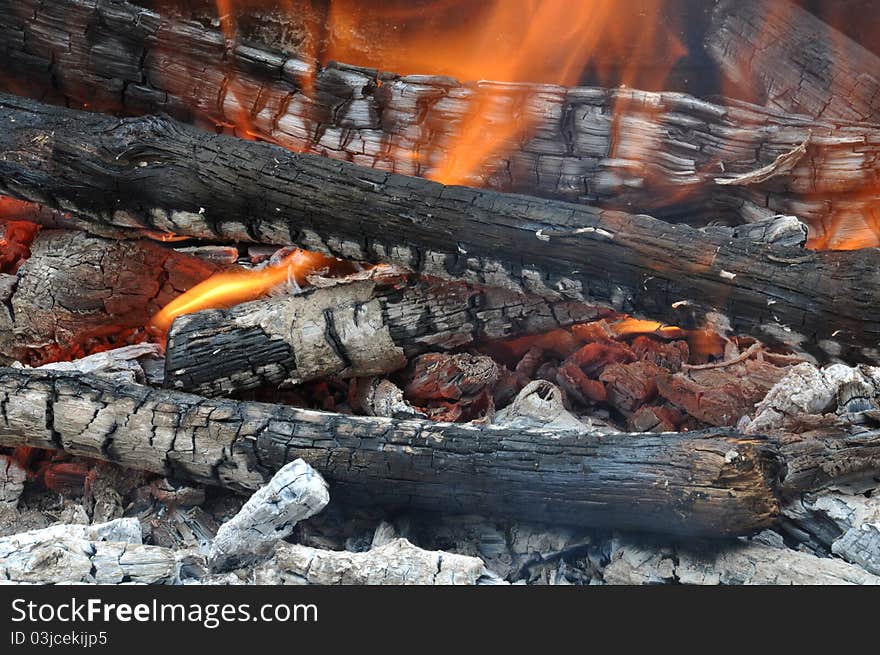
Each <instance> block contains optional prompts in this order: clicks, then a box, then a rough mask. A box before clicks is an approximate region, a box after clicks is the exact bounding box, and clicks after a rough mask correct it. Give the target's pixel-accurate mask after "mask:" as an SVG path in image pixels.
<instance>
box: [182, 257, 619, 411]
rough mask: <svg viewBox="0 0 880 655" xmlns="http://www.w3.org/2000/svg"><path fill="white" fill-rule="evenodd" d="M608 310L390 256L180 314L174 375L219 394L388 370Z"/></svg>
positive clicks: (189, 387) (188, 386)
mask: <svg viewBox="0 0 880 655" xmlns="http://www.w3.org/2000/svg"><path fill="white" fill-rule="evenodd" d="M602 313H603V311H602V310H599V309H597V308H591V307H589V306H586V305H583V304H579V303H573V302H565V301H552V300H543V299H542V298H540V297H538V296H535V295H525V294H520V293H516V292H511V291H506V290H503V289H493V288H483V287H476V286H474V285H471V284H465V283H459V282H447V281H444V280H440V279H427V278H424V277H420V276H416V275H411V274H408V273H406V272H405V271H402V270H399V269H394V268H391V267H384V266H383V267H377V268H374V269H372V270H370V271H368V272H365V273H359V274H355V275H352V276H349V277H348V278H343V279H341V280H339V281H338V282H336V283H331V282H329V281H327V282H324V283H323V284H322V285H321V286H319V287H315V288H311V289H307V290H306V291H305V292H303V293H302V294H300V295H295V296H287V297H281V298H270V299H267V300H260V301H256V302H251V303H244V304H241V305H238V306H236V307H234V308H232V309H228V310H209V311H201V312H194V313H192V314H185V315H183V316H180V317H178V318H177V319H175V321H174V323H173V324H172V326H171V328H170V330H169V332H168V340H167V349H166V359H165V385H166V386H167V387H168V388H173V389H180V390H184V391H192V392H194V393H199V394H202V395H206V396H216V395H227V394H230V393H233V392H236V391H241V390H245V389H252V388H256V387H259V386H266V385H272V386H276V385H281V384H299V383H301V382H305V381H308V380H314V379H318V378H322V377H332V376H337V377H341V378H351V377H368V376H374V375H382V374H387V373H391V372H393V371H396V370H398V369H400V368H403V367H404V366H405V365H406V363H407V361H408V360H409V359H410V358H411V357H413V356H415V355H418V354H421V353H424V352H426V351H428V350H437V349H439V350H454V349H457V348H461V347H464V346H467V345H470V344H472V343H474V342H477V341H485V340H489V339H503V338H507V337H512V336H518V335H524V334H530V333H536V332H543V331H547V330H551V329H555V328H557V327H562V326H567V325H572V324H574V323H579V322H585V321H590V320H595V319H596V318H597V317H599V316H600V315H601V314H602Z"/></svg>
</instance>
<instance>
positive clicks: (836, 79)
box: [705, 0, 880, 122]
mask: <svg viewBox="0 0 880 655" xmlns="http://www.w3.org/2000/svg"><path fill="white" fill-rule="evenodd" d="M705 44H706V49H707V51H708V52H709V54H710V56H711V57H712V58H713V59H714V60H715V61H716V62H717V63H718V65H719V66H720V67H721V70H722V71H723V72H724V74H725V75H726V76H727V77H728V78H729V79H730V80H731V81H732V82H733V83H734V85H735V86H737V87H738V88H739V89H741V90H742V92H744V93H746V94H748V98H749V99H755V98H756V97H757V99H758V100H759V101H762V102H764V103H765V104H766V105H767V106H768V107H773V108H774V109H778V110H781V111H785V112H795V113H802V114H806V115H808V116H813V117H816V118H827V119H843V120H847V121H856V122H857V121H872V122H877V120H878V119H880V73H878V71H880V57H878V56H877V55H875V54H874V53H872V52H870V51H869V50H867V49H865V48H864V47H862V46H860V45H859V44H857V43H855V42H854V41H853V40H852V39H850V38H849V37H847V36H846V35H844V34H842V33H841V32H838V31H837V30H835V29H834V28H833V27H831V26H830V25H828V24H827V23H824V22H823V21H821V20H819V19H818V18H816V16H814V15H813V14H811V13H809V12H808V11H806V10H804V9H801V8H800V7H799V6H797V5H795V4H794V3H793V2H790V1H789V0H721V1H720V2H719V3H718V5H717V6H716V8H715V11H714V13H713V17H712V21H711V26H710V29H709V31H708V33H707V34H706V37H705Z"/></svg>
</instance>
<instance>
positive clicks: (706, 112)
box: [0, 0, 880, 248]
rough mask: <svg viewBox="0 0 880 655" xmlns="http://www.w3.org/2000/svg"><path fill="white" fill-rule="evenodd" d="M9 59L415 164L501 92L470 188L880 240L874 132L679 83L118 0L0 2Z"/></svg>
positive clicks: (92, 95)
mask: <svg viewBox="0 0 880 655" xmlns="http://www.w3.org/2000/svg"><path fill="white" fill-rule="evenodd" d="M798 11H800V10H798ZM0 57H3V61H4V71H3V75H0V88H5V89H7V90H11V91H13V92H16V93H19V94H21V93H30V94H32V95H34V96H36V97H43V98H45V99H47V100H52V101H55V102H57V103H61V104H67V105H71V106H83V105H87V106H88V108H90V109H100V110H114V111H119V112H122V113H127V114H133V115H140V114H144V113H150V112H164V113H168V114H169V115H172V116H174V117H175V118H177V119H179V120H182V121H184V122H202V123H204V122H207V123H208V124H209V125H211V126H212V127H215V126H223V125H226V126H228V125H231V124H233V123H236V124H239V125H244V126H245V127H244V130H243V132H246V133H247V134H249V135H253V136H255V137H257V138H260V139H263V140H267V141H271V142H274V143H277V144H280V145H283V146H285V147H287V148H290V149H293V150H295V151H298V152H312V153H317V154H321V155H324V156H327V157H331V158H335V159H342V160H347V161H351V162H354V163H357V164H359V165H362V166H367V167H371V168H376V169H381V170H388V171H393V172H398V173H404V174H410V175H420V176H430V175H431V174H432V170H434V169H435V168H436V167H437V165H438V161H442V160H444V159H445V158H447V157H448V156H449V155H450V154H451V153H452V152H453V150H454V147H453V146H454V144H455V142H456V137H457V135H458V132H459V130H460V125H461V121H462V119H463V117H465V116H467V114H468V112H469V111H470V108H471V107H472V106H473V105H474V104H475V102H477V101H475V99H477V98H485V97H486V96H492V97H498V96H500V97H503V98H504V99H505V101H504V102H501V101H499V103H500V104H503V105H507V106H511V107H513V114H512V116H515V118H513V117H511V116H503V117H501V118H503V122H514V121H521V122H523V123H524V125H523V126H522V129H521V130H520V132H521V134H520V136H518V137H517V138H514V139H511V140H510V143H508V144H506V146H505V147H504V148H500V149H498V151H497V152H495V153H493V154H491V155H490V156H488V157H487V159H486V161H485V162H484V163H483V164H482V165H481V167H480V168H479V170H476V171H474V172H473V173H472V175H471V176H470V178H469V179H468V183H469V184H471V185H473V186H482V187H487V188H493V189H495V190H500V191H513V192H521V193H528V194H530V195H542V196H547V197H557V198H564V199H566V200H569V201H575V202H580V203H584V204H596V205H601V206H604V207H608V208H614V209H621V210H624V211H630V212H632V213H637V212H649V213H651V214H652V215H655V216H659V217H674V218H676V220H684V221H691V222H700V223H702V224H705V223H706V222H708V221H710V220H716V219H718V218H719V216H721V215H723V217H724V218H725V220H729V221H736V222H739V221H743V220H745V221H752V220H755V219H756V218H762V217H766V216H768V215H772V214H773V213H782V214H794V215H798V216H799V217H801V218H802V219H804V220H805V221H807V222H808V223H809V224H810V227H811V229H812V237H813V239H814V240H815V241H816V242H817V243H818V244H819V245H820V246H822V247H824V248H836V247H842V246H848V247H852V246H853V245H858V246H865V247H867V246H875V245H880V231H878V230H877V229H875V226H876V220H877V219H876V215H875V212H876V209H875V208H876V206H877V205H878V203H880V199H878V196H880V192H878V189H880V183H878V182H880V181H878V175H877V171H876V166H875V165H874V164H873V162H874V161H876V158H877V150H878V147H880V146H878V143H880V137H878V136H877V131H876V130H874V129H868V128H864V127H861V126H854V125H837V124H835V122H833V121H817V120H815V119H812V120H811V119H805V118H804V117H798V116H790V115H787V114H779V113H776V112H772V111H766V110H762V109H760V108H758V107H753V106H739V105H736V104H732V105H731V106H728V107H725V106H720V105H717V104H712V103H708V102H705V101H702V100H698V99H696V98H693V97H690V96H687V95H684V94H678V93H645V92H642V91H636V90H631V89H620V90H606V89H595V88H582V87H580V88H563V87H558V86H549V85H528V84H517V85H511V84H495V83H486V82H481V83H479V84H469V83H459V82H457V81H455V80H452V79H449V78H440V77H431V76H420V75H417V76H408V77H401V76H398V75H394V74H390V73H380V72H377V71H375V70H370V69H363V68H356V67H352V66H346V65H342V64H331V65H328V66H327V67H320V66H318V65H316V64H315V63H314V62H311V61H304V60H301V59H297V58H296V57H292V56H291V55H289V54H287V53H285V52H283V51H274V50H271V49H267V48H265V47H263V48H259V47H253V46H244V45H240V44H236V43H231V42H229V41H227V39H226V38H225V37H224V36H223V34H222V33H221V31H219V30H214V31H212V30H210V29H208V30H206V29H204V27H203V25H201V24H199V23H192V22H186V21H181V20H178V19H172V18H167V17H164V16H162V15H160V14H157V13H155V12H153V11H150V10H146V9H143V8H140V7H136V6H134V5H131V4H129V3H127V2H124V1H116V0H114V1H109V0H19V1H18V2H15V3H6V4H5V5H4V6H0ZM497 118H498V117H496V119H497ZM240 132H241V131H240ZM804 144H806V146H804ZM793 154H794V155H795V156H792V155H793ZM785 157H788V160H787V163H786V160H785V159H784V158H785ZM780 158H783V159H782V163H786V166H780V165H779V164H777V162H779V161H780ZM767 167H770V169H771V171H772V172H768V170H767ZM756 171H764V173H763V175H759V176H755V172H756ZM768 175H769V176H770V177H768ZM716 178H724V179H726V180H728V181H730V180H739V181H738V182H737V184H735V185H730V184H728V185H724V186H720V185H718V184H716V183H715V180H716ZM756 180H762V181H761V182H760V183H758V182H756Z"/></svg>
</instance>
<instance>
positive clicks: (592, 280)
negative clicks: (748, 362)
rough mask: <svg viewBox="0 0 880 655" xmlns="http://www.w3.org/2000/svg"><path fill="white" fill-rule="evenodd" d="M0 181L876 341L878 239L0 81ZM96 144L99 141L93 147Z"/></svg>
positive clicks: (118, 206)
mask: <svg viewBox="0 0 880 655" xmlns="http://www.w3.org/2000/svg"><path fill="white" fill-rule="evenodd" d="M12 120H14V121H15V122H16V129H15V130H6V131H4V132H2V133H0V149H2V150H3V151H4V152H5V153H6V154H5V155H4V156H3V157H2V159H0V189H2V190H3V192H5V193H8V194H14V195H18V196H21V197H25V198H28V199H31V200H37V201H41V202H44V203H46V204H53V205H54V206H60V207H62V208H65V209H68V210H71V211H76V212H77V213H78V214H79V215H80V216H81V217H83V218H87V219H89V220H91V221H93V222H94V223H95V224H97V225H123V226H125V227H146V228H148V229H153V230H160V231H167V232H174V233H179V234H187V235H191V236H200V237H208V238H215V239H226V240H230V239H233V240H234V239H241V240H247V241H261V242H266V243H275V244H292V245H299V246H302V247H305V248H308V249H312V250H320V251H323V252H328V253H330V254H332V255H334V256H338V257H340V258H343V259H354V260H360V261H384V262H388V263H394V264H400V265H402V266H403V267H405V268H408V269H410V270H413V271H415V272H417V273H420V274H425V275H429V276H436V277H446V278H455V279H460V280H464V281H467V282H472V283H477V284H483V285H487V286H496V287H505V288H510V289H514V290H517V291H525V292H529V293H534V294H538V295H542V296H544V297H546V298H551V299H554V300H569V301H576V302H581V303H586V304H590V305H596V306H604V307H607V308H609V309H612V310H614V311H618V312H623V313H629V314H636V315H641V316H644V317H646V318H650V319H655V320H660V321H666V322H668V323H670V324H677V325H680V326H682V327H685V328H691V327H700V326H702V325H704V324H705V323H706V321H709V322H711V323H712V324H713V325H720V326H723V327H725V328H728V327H729V328H730V329H731V330H733V331H734V332H736V333H738V334H750V335H753V336H756V337H758V338H761V339H765V340H771V341H775V342H781V343H785V344H789V345H791V346H792V347H795V348H799V349H802V350H806V351H809V352H812V353H816V354H818V355H820V356H822V357H825V356H827V355H829V354H831V355H833V356H840V357H849V358H853V359H870V360H876V359H878V358H880V354H878V353H877V350H876V343H877V340H878V333H880V315H878V312H880V309H878V307H880V302H878V299H877V294H878V293H880V291H878V288H880V286H878V280H877V278H878V275H880V252H878V251H876V250H864V251H859V252H807V251H804V250H802V249H800V248H796V247H782V246H769V245H765V244H759V243H755V242H754V241H751V240H750V239H748V238H726V237H723V236H720V235H710V234H707V233H705V232H701V231H699V230H695V229H693V228H690V227H687V226H684V225H669V224H666V223H663V222H661V221H658V220H655V219H653V218H650V217H648V216H642V215H629V214H624V213H620V212H612V211H606V210H600V209H595V208H592V207H585V206H581V205H575V204H568V203H563V202H559V201H552V200H542V199H538V198H529V197H523V196H516V195H505V194H500V193H497V192H494V191H488V190H479V189H468V188H463V187H453V186H443V185H440V184H437V183H435V182H430V181H427V180H422V179H419V178H411V177H404V176H400V175H395V174H389V173H384V172H380V171H375V170H371V169H366V168H362V167H359V166H356V165H353V164H349V163H346V162H336V161H332V160H328V159H326V158H324V157H318V156H315V155H303V154H296V153H291V152H288V151H286V150H283V149H281V148H278V147H276V146H273V145H270V144H266V143H256V142H250V141H243V140H240V139H234V138H229V137H225V136H221V135H215V134H206V133H204V132H200V131H197V130H195V129H193V128H190V127H187V126H184V125H181V124H179V123H176V122H173V121H169V120H167V119H164V118H157V117H148V118H143V119H128V120H122V121H120V120H119V119H115V118H110V117H106V116H100V115H95V114H86V113H82V112H76V111H71V110H67V109H60V108H54V107H48V106H45V105H41V104H39V103H34V102H32V101H28V100H23V99H16V98H11V97H8V96H7V97H4V98H3V99H2V102H0V121H3V122H5V121H12ZM98 153H100V154H98Z"/></svg>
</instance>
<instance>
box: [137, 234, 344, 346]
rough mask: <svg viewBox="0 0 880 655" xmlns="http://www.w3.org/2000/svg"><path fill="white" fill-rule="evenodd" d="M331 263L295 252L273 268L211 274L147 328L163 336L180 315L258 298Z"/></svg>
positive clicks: (155, 318)
mask: <svg viewBox="0 0 880 655" xmlns="http://www.w3.org/2000/svg"><path fill="white" fill-rule="evenodd" d="M335 261H336V260H335V259H332V258H329V257H326V256H325V255H321V254H319V253H314V252H308V251H305V250H296V251H295V252H293V253H292V254H290V255H288V256H287V257H286V258H285V259H284V260H283V261H282V262H281V263H280V264H278V265H275V266H267V267H266V268H264V269H261V270H258V271H244V270H241V271H232V272H228V273H219V274H217V275H213V276H212V277H210V278H208V279H207V280H205V281H204V282H202V283H201V284H198V285H196V286H195V287H193V288H192V289H190V290H189V291H187V292H186V293H184V294H183V295H181V296H179V297H178V298H176V299H175V300H173V301H172V302H170V303H168V304H167V305H166V306H165V307H163V308H162V310H161V311H160V312H159V313H158V314H156V315H155V316H154V317H153V318H152V320H151V322H150V323H151V326H152V327H153V328H155V329H157V330H159V331H161V332H163V333H164V332H167V331H168V328H170V327H171V323H172V322H173V321H174V319H175V318H177V317H178V316H180V315H182V314H190V313H192V312H197V311H200V310H202V309H221V308H226V307H232V306H234V305H238V304H240V303H243V302H247V301H249V300H254V299H256V298H259V297H260V296H263V295H265V294H266V293H268V292H269V291H270V290H271V289H272V288H273V287H276V286H278V285H279V284H282V283H284V282H288V281H290V282H295V283H296V284H304V283H305V282H306V278H307V277H308V276H309V275H310V274H311V273H313V272H315V271H316V270H318V269H321V268H324V267H326V266H329V265H330V264H332V263H334V262H335Z"/></svg>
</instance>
